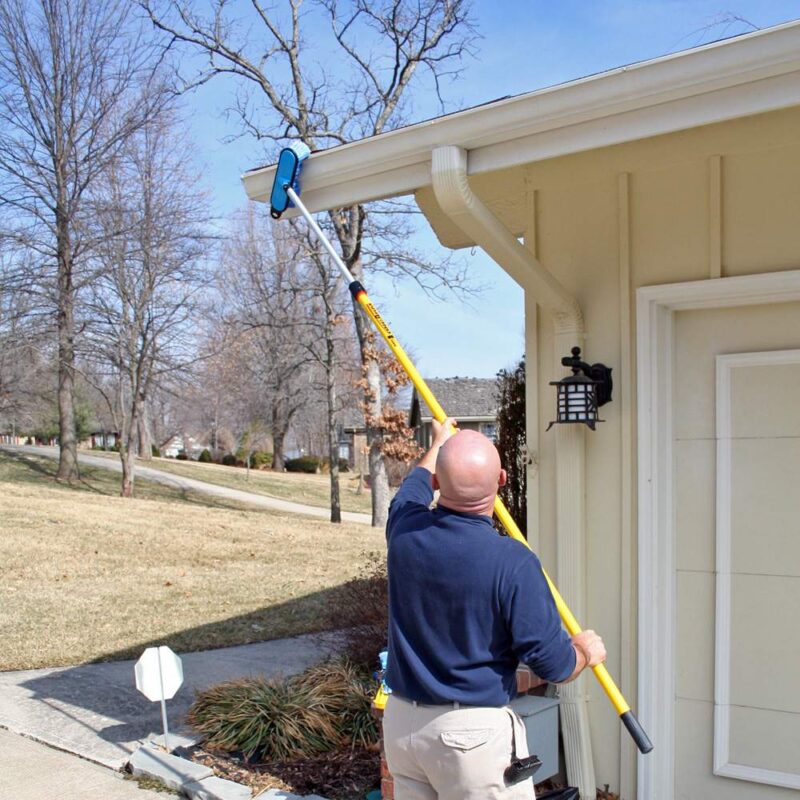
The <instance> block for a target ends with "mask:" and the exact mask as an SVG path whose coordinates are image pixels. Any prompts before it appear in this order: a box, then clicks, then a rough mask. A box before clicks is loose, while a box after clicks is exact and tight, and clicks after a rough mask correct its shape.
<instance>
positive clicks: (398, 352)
mask: <svg viewBox="0 0 800 800" xmlns="http://www.w3.org/2000/svg"><path fill="white" fill-rule="evenodd" d="M292 180H294V178H292ZM281 188H282V189H283V191H284V192H285V194H286V196H287V197H288V198H289V199H290V200H291V201H292V203H294V205H295V206H296V207H297V208H298V209H299V211H300V213H301V214H302V215H303V216H304V217H305V219H306V221H307V222H308V224H309V226H310V227H311V229H312V230H313V231H314V233H316V235H317V237H318V238H319V240H320V242H321V243H322V245H323V247H324V248H325V249H326V250H327V251H328V253H329V254H330V256H331V258H332V259H333V260H334V262H335V263H336V265H337V266H338V267H339V269H340V270H341V271H342V274H343V275H344V276H345V277H346V278H347V280H348V281H349V284H350V285H349V289H350V293H351V294H352V295H353V297H354V298H355V300H356V301H357V302H358V304H359V305H360V306H361V308H363V309H364V312H365V313H366V315H367V316H368V317H369V318H370V319H371V320H372V322H373V324H374V325H375V327H376V328H377V329H378V331H380V334H381V336H382V337H383V339H384V341H385V342H386V344H387V345H388V346H389V349H390V350H391V351H392V353H393V354H394V356H395V358H397V360H398V361H399V362H400V364H401V366H402V367H403V369H404V370H405V371H406V374H407V375H408V377H409V378H410V379H411V382H412V383H413V384H414V387H415V388H416V390H417V391H418V392H419V394H420V396H421V397H422V399H423V400H424V401H425V402H426V403H427V404H428V408H430V410H431V412H432V413H433V416H434V417H435V419H436V420H437V422H443V421H444V420H445V419H447V414H445V412H444V409H443V408H442V407H441V406H440V405H439V401H438V400H437V399H436V398H435V397H434V395H433V392H432V391H431V390H430V389H429V388H428V385H427V384H426V383H425V380H424V379H423V377H422V375H420V374H419V372H418V371H417V368H416V367H415V366H414V364H413V362H412V361H411V359H410V358H409V357H408V355H407V354H406V352H405V350H403V348H402V347H401V345H400V343H399V342H398V341H397V339H396V338H395V335H394V334H393V333H392V331H391V329H390V328H389V326H388V325H387V324H386V323H385V322H384V320H383V317H381V315H380V314H379V313H378V309H377V308H375V306H374V305H373V303H372V301H371V300H370V299H369V296H368V295H367V291H366V289H365V288H364V287H363V286H362V285H361V284H360V283H359V282H358V281H356V280H354V278H353V275H352V274H351V273H350V270H349V269H347V266H346V265H345V263H344V262H343V261H342V259H341V257H340V256H339V254H338V253H337V252H336V249H335V248H334V247H333V245H332V244H331V243H330V241H329V240H328V237H327V236H326V235H325V233H324V232H323V231H322V229H321V228H320V227H319V225H317V222H316V220H315V219H314V217H313V216H312V215H311V213H310V212H309V210H308V209H307V208H306V207H305V204H304V203H303V201H302V200H301V199H300V196H299V195H298V194H297V192H296V191H295V188H294V187H293V186H292V185H291V184H290V183H286V184H285V185H283V186H282V187H281ZM285 208H286V206H283V207H282V208H279V209H277V210H276V209H273V217H274V218H275V219H277V218H278V217H280V215H281V213H283V211H284V210H285ZM494 513H495V514H496V515H497V518H498V519H499V520H500V522H501V523H502V525H503V527H504V528H505V529H506V531H507V532H508V535H509V536H511V537H512V538H513V539H516V540H517V541H519V542H522V544H524V545H525V547H527V548H528V549H530V545H529V544H528V542H527V541H526V539H525V537H524V536H523V535H522V532H521V531H520V529H519V527H518V526H517V523H516V522H514V520H513V518H512V517H511V514H509V513H508V509H507V508H506V507H505V504H504V503H503V501H502V500H501V499H500V498H499V497H498V498H496V499H495V501H494ZM542 572H544V577H545V580H546V581H547V585H548V586H549V587H550V592H551V593H552V595H553V599H554V600H555V604H556V608H557V609H558V613H559V615H560V616H561V621H562V622H563V623H564V627H565V628H566V629H567V631H568V632H569V634H570V635H571V636H575V635H576V634H578V633H580V632H581V626H580V625H579V624H578V620H576V619H575V617H574V615H573V613H572V612H571V611H570V610H569V608H568V606H567V604H566V603H565V602H564V598H563V597H562V596H561V594H560V593H559V591H558V589H556V587H555V585H554V584H553V582H552V581H551V580H550V576H549V575H548V574H547V572H545V570H544V568H543V569H542ZM592 670H593V671H594V674H595V677H596V678H597V680H598V681H599V682H600V685H601V686H602V687H603V690H604V691H605V693H606V695H607V696H608V699H609V700H610V701H611V703H612V705H613V706H614V708H615V709H616V710H617V714H619V717H620V719H621V720H622V723H623V724H624V725H625V727H626V728H627V730H628V733H630V735H631V737H632V738H633V740H634V741H635V742H636V746H637V747H638V748H639V750H640V751H641V752H642V753H649V752H650V751H651V750H652V749H653V745H652V743H651V742H650V739H649V738H648V736H647V734H646V733H645V731H644V728H642V726H641V725H640V724H639V720H638V719H636V715H635V714H634V713H633V711H631V707H630V706H629V705H628V703H627V702H626V701H625V698H624V697H623V696H622V692H620V690H619V689H618V688H617V685H616V683H614V679H613V678H612V677H611V675H610V674H609V672H608V670H607V669H606V668H605V666H604V665H603V664H599V665H598V666H596V667H592ZM381 692H382V687H381V689H379V691H378V697H379V698H380V697H381ZM383 699H384V700H385V696H384V697H383Z"/></svg>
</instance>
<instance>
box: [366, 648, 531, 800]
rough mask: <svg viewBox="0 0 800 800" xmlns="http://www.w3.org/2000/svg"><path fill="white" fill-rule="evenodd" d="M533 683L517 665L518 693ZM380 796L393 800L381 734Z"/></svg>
mask: <svg viewBox="0 0 800 800" xmlns="http://www.w3.org/2000/svg"><path fill="white" fill-rule="evenodd" d="M532 683H533V680H532V676H531V671H530V670H529V669H528V668H527V667H526V666H523V665H522V664H520V666H519V667H517V692H518V693H519V694H527V693H528V692H529V691H531V684H532ZM372 713H373V714H374V715H375V716H376V717H377V718H378V720H381V719H382V718H383V711H382V710H381V709H378V708H375V707H374V706H373V707H372ZM381 798H382V800H394V781H393V780H392V774H391V773H390V772H389V767H388V766H387V764H386V755H385V754H384V752H383V736H381Z"/></svg>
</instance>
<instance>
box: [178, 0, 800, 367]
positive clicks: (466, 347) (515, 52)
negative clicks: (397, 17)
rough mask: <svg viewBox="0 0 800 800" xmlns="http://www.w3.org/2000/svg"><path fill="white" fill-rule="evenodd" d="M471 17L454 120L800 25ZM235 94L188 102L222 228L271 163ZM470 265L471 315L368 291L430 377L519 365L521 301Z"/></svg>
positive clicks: (597, 14)
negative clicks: (630, 67) (250, 180)
mask: <svg viewBox="0 0 800 800" xmlns="http://www.w3.org/2000/svg"><path fill="white" fill-rule="evenodd" d="M473 7H474V12H475V14H474V15H475V18H476V22H477V28H478V32H479V34H480V35H481V36H482V38H481V39H480V40H479V41H478V43H477V46H476V50H477V55H476V58H474V59H468V60H467V61H466V63H465V65H464V71H463V77H462V79H461V80H460V81H458V82H457V83H455V84H452V85H450V86H449V87H448V88H447V91H446V96H447V98H448V100H449V101H450V102H449V106H448V110H453V109H455V108H464V107H468V106H472V105H476V104H478V103H483V102H486V101H488V100H492V99H495V98H498V97H502V96H504V95H513V94H519V93H522V92H526V91H531V90H534V89H539V88H542V87H544V86H551V85H553V84H557V83H561V82H564V81H568V80H571V79H574V78H579V77H582V76H585V75H590V74H593V73H596V72H601V71H603V70H607V69H612V68H614V67H618V66H621V65H624V64H630V63H633V62H636V61H642V60H645V59H649V58H655V57H657V56H660V55H665V54H667V53H672V52H675V51H678V50H685V49H687V48H690V47H694V46H697V45H698V44H703V43H705V42H708V41H711V40H713V39H716V38H721V37H722V36H723V35H733V34H736V33H741V32H744V31H746V30H748V29H750V28H749V27H748V25H746V24H744V23H732V24H730V25H727V26H726V25H721V24H716V25H715V24H714V23H715V22H718V21H719V20H720V19H722V18H724V17H726V16H738V17H741V18H743V19H745V20H747V21H748V22H750V23H752V24H753V25H755V26H757V27H759V28H765V27H768V26H771V25H777V24H779V23H781V22H786V21H788V20H792V19H796V18H798V17H800V0H758V1H756V0H712V1H711V2H708V1H707V0H640V2H631V0H608V1H607V2H606V1H604V0H558V1H555V0H494V2H492V0H475V2H474V4H473ZM709 26H711V28H710V29H709ZM321 55H324V54H321ZM233 90H234V86H233V84H232V82H231V81H230V80H228V79H224V80H217V81H211V82H210V83H209V84H207V85H205V86H204V87H202V88H201V89H199V90H198V91H196V92H195V93H193V94H192V95H190V96H189V97H187V99H186V105H187V112H188V113H187V119H188V122H189V126H190V127H189V136H190V139H191V141H192V142H193V147H192V150H193V154H194V158H195V160H196V161H197V165H198V167H199V168H200V169H201V170H202V173H203V176H204V180H205V183H206V185H207V187H208V191H209V193H210V195H211V198H212V202H213V207H214V209H215V212H216V213H217V214H218V215H220V217H226V216H228V215H230V214H231V213H232V212H233V211H235V210H236V209H238V208H241V207H242V206H243V205H244V203H245V194H244V190H243V188H242V186H241V183H240V181H239V176H240V175H241V173H242V172H244V171H245V170H247V169H249V168H252V167H253V166H257V165H259V164H262V163H265V156H264V150H263V147H262V145H259V144H257V143H255V142H253V141H252V140H250V139H247V138H239V139H237V140H235V141H233V142H228V143H226V142H225V141H224V140H225V139H226V137H230V136H231V135H233V134H236V133H237V132H238V127H237V123H236V120H235V119H234V118H232V117H231V118H230V119H228V118H227V117H226V114H225V110H226V108H227V107H228V106H229V105H230V103H231V98H232V93H233ZM437 113H438V107H437V105H436V103H435V99H434V98H433V96H432V93H431V91H430V87H429V86H424V85H421V86H420V87H419V90H418V91H417V93H416V95H415V96H414V104H413V108H412V109H411V113H410V116H411V119H410V121H412V122H413V121H415V120H420V119H426V118H428V117H431V116H435V115H436V114H437ZM414 244H415V245H416V246H417V247H418V248H419V249H423V250H425V251H427V252H429V253H431V254H433V255H435V254H436V252H437V251H439V250H440V246H439V245H438V243H437V242H436V239H435V237H434V236H433V235H432V233H431V231H430V229H429V228H428V227H427V225H426V224H425V222H424V220H422V221H421V224H420V230H419V232H418V234H417V237H416V240H415V242H414ZM463 255H464V258H466V259H467V261H468V263H469V268H470V271H471V272H472V273H473V274H474V275H475V276H476V280H477V281H478V282H479V283H480V284H482V285H485V286H486V287H487V288H486V289H485V290H484V291H483V292H482V293H481V295H480V296H479V297H478V298H477V299H475V300H473V301H471V303H470V304H468V305H467V304H464V303H462V302H460V301H458V300H450V301H448V302H447V303H442V302H437V301H433V300H429V299H427V298H426V297H425V296H424V295H423V294H421V292H420V290H419V289H418V288H416V287H415V286H414V285H412V284H411V283H403V284H400V285H399V286H397V287H394V286H392V285H391V284H390V283H389V282H388V281H386V280H381V279H379V278H376V279H375V280H373V281H365V283H367V288H368V289H369V290H370V293H371V294H372V295H373V297H374V298H375V300H376V302H377V303H378V305H379V307H380V308H381V311H382V313H383V315H384V317H385V318H386V319H387V321H388V322H389V324H390V325H391V326H392V327H393V329H394V331H395V333H396V334H397V336H398V338H399V339H400V341H401V342H402V343H403V345H404V346H405V347H406V348H407V349H409V350H410V351H411V352H413V353H414V354H415V358H416V362H417V365H418V367H419V368H420V370H421V372H422V373H423V374H424V375H426V376H429V377H433V376H442V377H444V376H450V375H470V376H476V377H491V376H493V375H494V374H495V373H496V372H497V370H498V369H500V368H502V367H506V366H509V365H511V364H513V363H515V362H516V361H517V360H518V359H519V357H520V356H521V355H522V351H523V328H524V314H523V297H522V292H521V290H520V289H519V288H518V287H517V285H516V284H515V283H514V282H513V281H512V280H511V279H510V278H508V277H507V276H506V275H505V274H504V273H503V272H502V270H500V268H499V267H497V266H496V265H495V264H494V262H492V261H491V260H490V259H489V258H487V257H486V256H485V255H483V254H482V253H479V252H478V253H475V254H471V253H470V252H469V251H464V253H463Z"/></svg>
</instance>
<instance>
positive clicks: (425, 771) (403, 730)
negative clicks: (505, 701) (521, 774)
mask: <svg viewBox="0 0 800 800" xmlns="http://www.w3.org/2000/svg"><path fill="white" fill-rule="evenodd" d="M512 730H513V732H514V738H515V739H516V748H517V757H518V758H524V757H525V756H527V755H528V744H527V740H526V738H525V726H524V725H523V723H522V720H521V719H520V718H519V717H518V716H517V715H516V714H515V713H514V712H513V711H512V710H511V709H510V708H508V707H504V708H478V707H474V706H461V707H456V706H455V705H445V706H424V705H415V704H414V703H409V702H407V701H406V700H402V699H400V698H399V697H396V696H395V695H390V696H389V701H388V703H387V705H386V711H385V712H384V716H383V740H384V748H385V750H386V762H387V765H388V767H389V771H390V772H391V773H392V777H393V778H394V796H395V800H437V798H438V800H532V798H533V797H534V793H533V779H532V778H528V780H525V781H522V782H520V783H517V784H515V785H514V786H506V785H505V781H504V779H503V772H504V771H505V769H506V767H507V766H508V765H509V764H510V763H511V752H512Z"/></svg>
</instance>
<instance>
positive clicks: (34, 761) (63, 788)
mask: <svg viewBox="0 0 800 800" xmlns="http://www.w3.org/2000/svg"><path fill="white" fill-rule="evenodd" d="M0 797H2V798H3V800H164V798H165V797H167V795H164V794H163V793H160V792H152V791H149V790H144V789H140V788H139V787H138V785H137V784H136V783H134V782H133V781H126V780H125V779H124V778H123V776H122V775H120V774H119V773H117V772H112V771H111V770H109V769H104V768H103V767H101V766H98V765H97V764H92V763H91V762H89V761H84V760H83V759H82V758H78V757H76V756H74V755H70V754H69V753H64V752H62V751H60V750H54V749H53V748H52V747H47V746H46V745H43V744H39V743H38V742H34V741H32V740H31V739H26V738H25V737H24V736H18V735H17V734H15V733H11V732H10V731H5V730H2V729H0Z"/></svg>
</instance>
